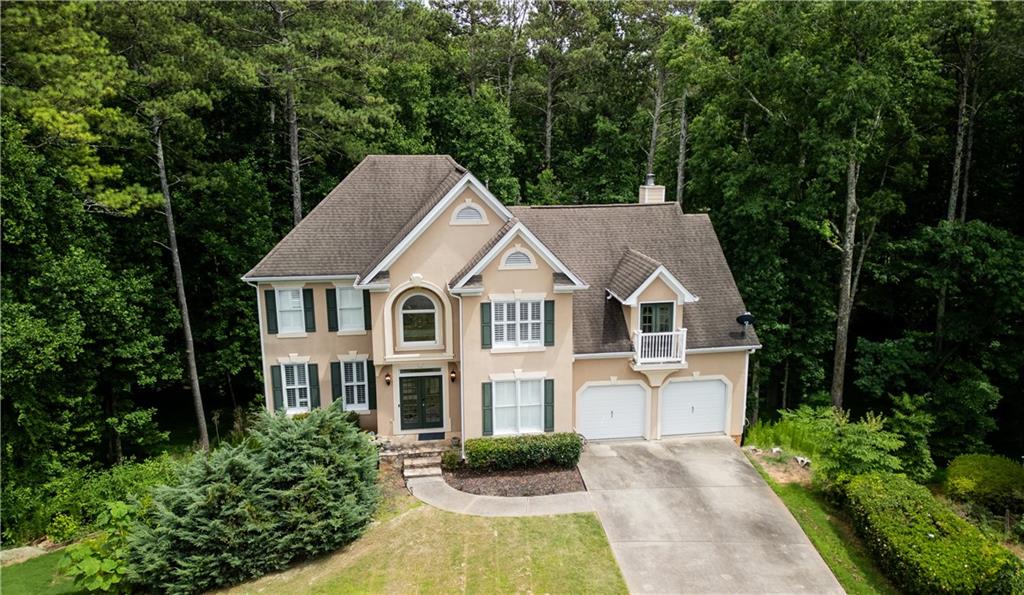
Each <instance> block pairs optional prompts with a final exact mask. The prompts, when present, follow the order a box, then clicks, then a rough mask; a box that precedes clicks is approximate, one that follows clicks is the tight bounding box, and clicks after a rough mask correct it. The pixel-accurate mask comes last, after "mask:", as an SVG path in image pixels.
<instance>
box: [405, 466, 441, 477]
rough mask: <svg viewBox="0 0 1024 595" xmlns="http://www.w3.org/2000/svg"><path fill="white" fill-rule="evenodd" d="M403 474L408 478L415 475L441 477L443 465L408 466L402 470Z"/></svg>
mask: <svg viewBox="0 0 1024 595" xmlns="http://www.w3.org/2000/svg"><path fill="white" fill-rule="evenodd" d="M402 476H403V477H405V478H406V479H412V478H414V477H441V467H439V466H437V465H434V466H432V467H406V468H405V469H403V470H402Z"/></svg>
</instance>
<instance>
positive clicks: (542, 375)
mask: <svg viewBox="0 0 1024 595" xmlns="http://www.w3.org/2000/svg"><path fill="white" fill-rule="evenodd" d="M488 378H490V379H491V382H508V381H509V380H546V379H547V378H550V376H548V373H547V372H524V371H522V370H512V371H511V372H496V373H494V374H491V375H490V376H488Z"/></svg>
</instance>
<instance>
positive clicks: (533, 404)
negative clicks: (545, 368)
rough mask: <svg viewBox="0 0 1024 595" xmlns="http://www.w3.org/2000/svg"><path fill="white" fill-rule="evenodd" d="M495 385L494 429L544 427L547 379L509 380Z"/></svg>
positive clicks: (513, 431) (522, 430)
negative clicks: (545, 380)
mask: <svg viewBox="0 0 1024 595" xmlns="http://www.w3.org/2000/svg"><path fill="white" fill-rule="evenodd" d="M493 385H494V397H493V398H494V403H493V407H494V414H493V415H494V433H495V434H526V433H530V432H543V431H544V380H543V379H540V378H538V379H536V380H509V381H503V382H495V383H493Z"/></svg>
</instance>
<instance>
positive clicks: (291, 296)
mask: <svg viewBox="0 0 1024 595" xmlns="http://www.w3.org/2000/svg"><path fill="white" fill-rule="evenodd" d="M277 329H278V332H281V333H302V332H305V331H306V315H305V312H303V309H302V289H301V288H295V289H278V290H277Z"/></svg>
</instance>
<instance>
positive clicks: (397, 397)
mask: <svg viewBox="0 0 1024 595" xmlns="http://www.w3.org/2000/svg"><path fill="white" fill-rule="evenodd" d="M375 364H376V362H375ZM447 367H448V362H447V361H443V360H433V361H431V362H426V361H422V362H416V363H413V364H405V365H403V364H392V366H391V376H392V381H391V395H392V411H393V412H394V413H393V417H392V418H391V433H392V435H395V436H408V435H410V434H424V433H432V432H445V433H448V432H449V431H450V428H451V418H450V416H449V412H448V400H449V398H450V397H449V394H448V385H449V384H450V383H449V382H448V370H447ZM435 370H436V372H435ZM460 375H461V374H460ZM402 376H405V377H407V378H408V377H417V376H440V377H441V422H442V426H441V427H439V428H416V429H412V430H403V429H402V409H401V407H399V403H400V402H401V396H402V395H401V390H400V387H401V385H402V383H401V377H402ZM378 397H379V395H378ZM377 405H378V407H379V406H380V403H378V404H377Z"/></svg>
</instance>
